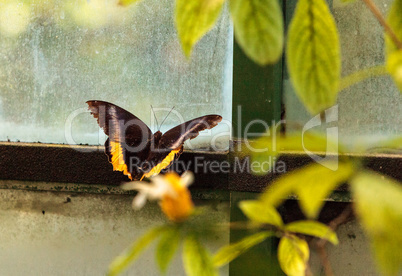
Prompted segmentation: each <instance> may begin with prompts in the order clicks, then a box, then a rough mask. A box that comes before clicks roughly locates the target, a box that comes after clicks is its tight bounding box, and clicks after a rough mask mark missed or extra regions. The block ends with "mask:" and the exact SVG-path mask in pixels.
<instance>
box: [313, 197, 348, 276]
mask: <svg viewBox="0 0 402 276" xmlns="http://www.w3.org/2000/svg"><path fill="white" fill-rule="evenodd" d="M352 213H353V209H352V205H351V204H349V205H348V206H346V207H345V209H344V210H343V211H342V213H341V214H340V215H339V216H337V217H336V218H334V219H333V220H332V221H331V222H330V223H329V225H328V226H329V227H330V228H331V229H332V230H333V231H335V230H336V229H337V228H338V226H339V225H341V224H344V223H346V222H347V221H348V220H350V218H351V215H352ZM327 242H328V241H327V240H326V239H319V240H318V241H317V242H316V244H315V246H316V250H317V252H318V256H319V257H320V260H321V264H322V266H323V268H324V271H325V275H327V276H334V271H333V270H332V267H331V262H330V261H329V258H328V254H327V250H326V249H325V245H326V244H327Z"/></svg>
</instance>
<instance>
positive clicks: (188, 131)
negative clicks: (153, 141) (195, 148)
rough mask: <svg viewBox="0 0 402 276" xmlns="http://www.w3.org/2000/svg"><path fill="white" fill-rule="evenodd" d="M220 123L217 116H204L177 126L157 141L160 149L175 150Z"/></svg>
mask: <svg viewBox="0 0 402 276" xmlns="http://www.w3.org/2000/svg"><path fill="white" fill-rule="evenodd" d="M221 121H222V117H221V116H219V115H205V116H202V117H198V118H195V119H192V120H190V121H187V122H185V123H183V124H181V125H178V126H176V127H174V128H172V129H170V130H168V131H167V132H166V133H164V134H163V135H162V137H161V139H160V140H159V145H158V148H160V149H177V148H179V147H180V146H182V145H183V143H184V142H185V141H186V140H187V139H194V138H195V137H197V136H198V135H199V134H200V131H203V130H205V129H211V128H213V127H215V126H216V125H217V124H218V123H219V122H221Z"/></svg>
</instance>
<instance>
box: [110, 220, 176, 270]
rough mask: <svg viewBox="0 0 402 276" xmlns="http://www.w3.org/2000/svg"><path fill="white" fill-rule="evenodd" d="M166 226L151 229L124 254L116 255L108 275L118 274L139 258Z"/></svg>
mask: <svg viewBox="0 0 402 276" xmlns="http://www.w3.org/2000/svg"><path fill="white" fill-rule="evenodd" d="M167 229H168V228H167V227H166V226H161V227H156V228H153V229H151V230H149V231H148V232H147V233H146V234H145V235H144V236H142V237H141V238H139V239H138V240H136V241H135V242H134V243H133V244H132V245H131V246H130V247H129V248H128V249H127V250H126V252H124V253H123V254H122V255H120V256H118V257H116V258H115V259H114V260H113V261H112V263H111V264H110V265H109V271H108V275H109V276H112V275H118V274H120V273H121V272H123V271H124V270H125V269H127V267H128V266H129V265H130V264H131V263H132V262H134V261H135V259H137V257H138V256H139V254H140V253H141V252H142V251H143V250H144V249H145V248H146V247H147V246H148V245H149V244H150V243H151V242H152V241H153V240H154V239H156V238H157V237H159V235H160V234H162V233H163V232H164V231H166V230H167Z"/></svg>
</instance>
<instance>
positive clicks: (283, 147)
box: [243, 132, 341, 175]
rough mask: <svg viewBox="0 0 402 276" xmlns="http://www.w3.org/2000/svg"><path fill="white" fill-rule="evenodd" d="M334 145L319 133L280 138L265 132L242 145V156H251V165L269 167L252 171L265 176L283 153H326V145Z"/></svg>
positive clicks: (289, 135) (288, 135) (333, 142)
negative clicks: (257, 164)
mask: <svg viewBox="0 0 402 276" xmlns="http://www.w3.org/2000/svg"><path fill="white" fill-rule="evenodd" d="M335 143H337V141H331V140H329V138H327V137H326V136H324V135H322V134H320V133H311V132H305V133H304V135H303V136H301V135H300V134H298V133H291V134H287V135H286V136H280V135H275V134H273V135H272V134H270V133H269V132H267V133H266V134H264V135H263V136H261V137H260V138H258V139H256V140H253V141H248V143H247V144H245V145H244V147H245V150H244V151H243V154H244V155H251V164H255V163H259V164H265V165H266V166H270V167H265V166H262V165H261V168H262V169H261V170H253V173H254V174H256V175H266V174H267V173H268V172H270V170H271V169H272V167H273V166H274V165H275V162H276V159H277V156H279V155H280V154H281V153H282V152H284V151H298V152H303V151H306V150H308V151H311V152H326V151H327V148H328V145H330V147H332V148H334V147H333V146H332V145H334V144H335ZM340 148H341V146H340Z"/></svg>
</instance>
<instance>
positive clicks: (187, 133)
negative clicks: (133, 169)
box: [142, 115, 222, 177]
mask: <svg viewBox="0 0 402 276" xmlns="http://www.w3.org/2000/svg"><path fill="white" fill-rule="evenodd" d="M220 121H222V117H221V116H219V115H206V116H202V117H198V118H195V119H192V120H190V121H187V122H185V123H183V124H180V125H178V126H176V127H174V128H172V129H170V130H168V131H167V132H166V133H165V134H163V135H162V137H161V138H160V139H159V141H158V143H157V146H156V149H153V148H151V151H150V154H149V156H148V158H147V164H145V165H144V166H143V167H142V168H143V170H144V171H147V172H148V173H147V174H146V176H147V177H149V176H151V175H154V174H158V173H159V172H160V171H161V170H162V169H165V168H167V167H169V166H170V165H171V163H172V162H173V161H174V160H175V159H177V158H178V157H179V156H180V154H181V153H182V151H183V144H184V142H185V141H186V140H187V139H194V138H195V137H197V136H198V135H199V132H200V131H203V130H205V129H211V128H213V127H215V126H216V125H217V124H218V123H219V122H220Z"/></svg>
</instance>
